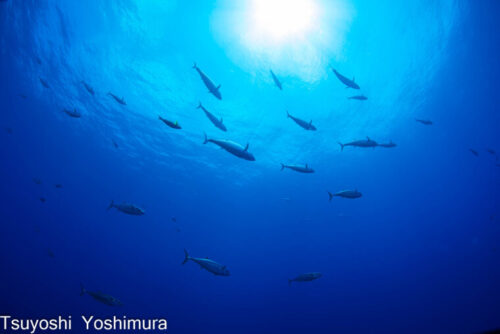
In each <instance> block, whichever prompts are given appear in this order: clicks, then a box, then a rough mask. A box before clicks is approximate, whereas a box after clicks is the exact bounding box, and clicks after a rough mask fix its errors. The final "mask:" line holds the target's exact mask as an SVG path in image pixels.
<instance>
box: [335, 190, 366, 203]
mask: <svg viewBox="0 0 500 334" xmlns="http://www.w3.org/2000/svg"><path fill="white" fill-rule="evenodd" d="M328 196H329V197H330V201H331V200H332V199H333V198H334V197H343V198H350V199H355V198H360V197H361V196H363V195H362V194H361V193H360V192H359V191H358V190H357V189H355V190H342V191H339V192H336V193H335V194H332V193H331V192H328Z"/></svg>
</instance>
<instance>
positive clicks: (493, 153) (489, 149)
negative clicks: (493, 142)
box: [486, 148, 497, 155]
mask: <svg viewBox="0 0 500 334" xmlns="http://www.w3.org/2000/svg"><path fill="white" fill-rule="evenodd" d="M486 151H487V152H488V153H489V154H492V155H496V154H497V152H495V150H493V149H491V148H488V149H486Z"/></svg>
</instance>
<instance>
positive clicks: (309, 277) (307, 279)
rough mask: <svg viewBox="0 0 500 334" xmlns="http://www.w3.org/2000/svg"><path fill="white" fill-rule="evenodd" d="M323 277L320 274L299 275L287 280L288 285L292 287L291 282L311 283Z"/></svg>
mask: <svg viewBox="0 0 500 334" xmlns="http://www.w3.org/2000/svg"><path fill="white" fill-rule="evenodd" d="M321 276H323V275H322V274H321V273H317V272H316V273H305V274H300V275H299V276H297V277H295V278H292V279H289V280H288V285H292V282H311V281H314V280H317V279H318V278H320V277H321Z"/></svg>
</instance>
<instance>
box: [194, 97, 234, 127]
mask: <svg viewBox="0 0 500 334" xmlns="http://www.w3.org/2000/svg"><path fill="white" fill-rule="evenodd" d="M197 108H198V109H201V110H203V112H204V113H205V115H206V116H207V118H208V119H209V120H210V122H212V124H213V125H215V127H216V128H218V129H220V130H222V131H227V128H226V126H225V125H224V123H223V119H222V117H221V118H220V120H219V119H217V117H215V115H214V114H212V113H211V112H210V111H208V110H207V109H206V108H205V107H204V106H203V105H202V104H201V102H200V103H199V104H198V107H197Z"/></svg>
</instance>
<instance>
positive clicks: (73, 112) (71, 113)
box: [63, 109, 82, 118]
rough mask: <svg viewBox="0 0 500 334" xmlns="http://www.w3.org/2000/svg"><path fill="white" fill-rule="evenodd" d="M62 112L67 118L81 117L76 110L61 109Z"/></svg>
mask: <svg viewBox="0 0 500 334" xmlns="http://www.w3.org/2000/svg"><path fill="white" fill-rule="evenodd" d="M63 112H64V113H65V114H66V115H68V116H69V117H72V118H80V117H82V114H81V113H79V112H78V111H77V110H76V109H73V110H68V109H63Z"/></svg>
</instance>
